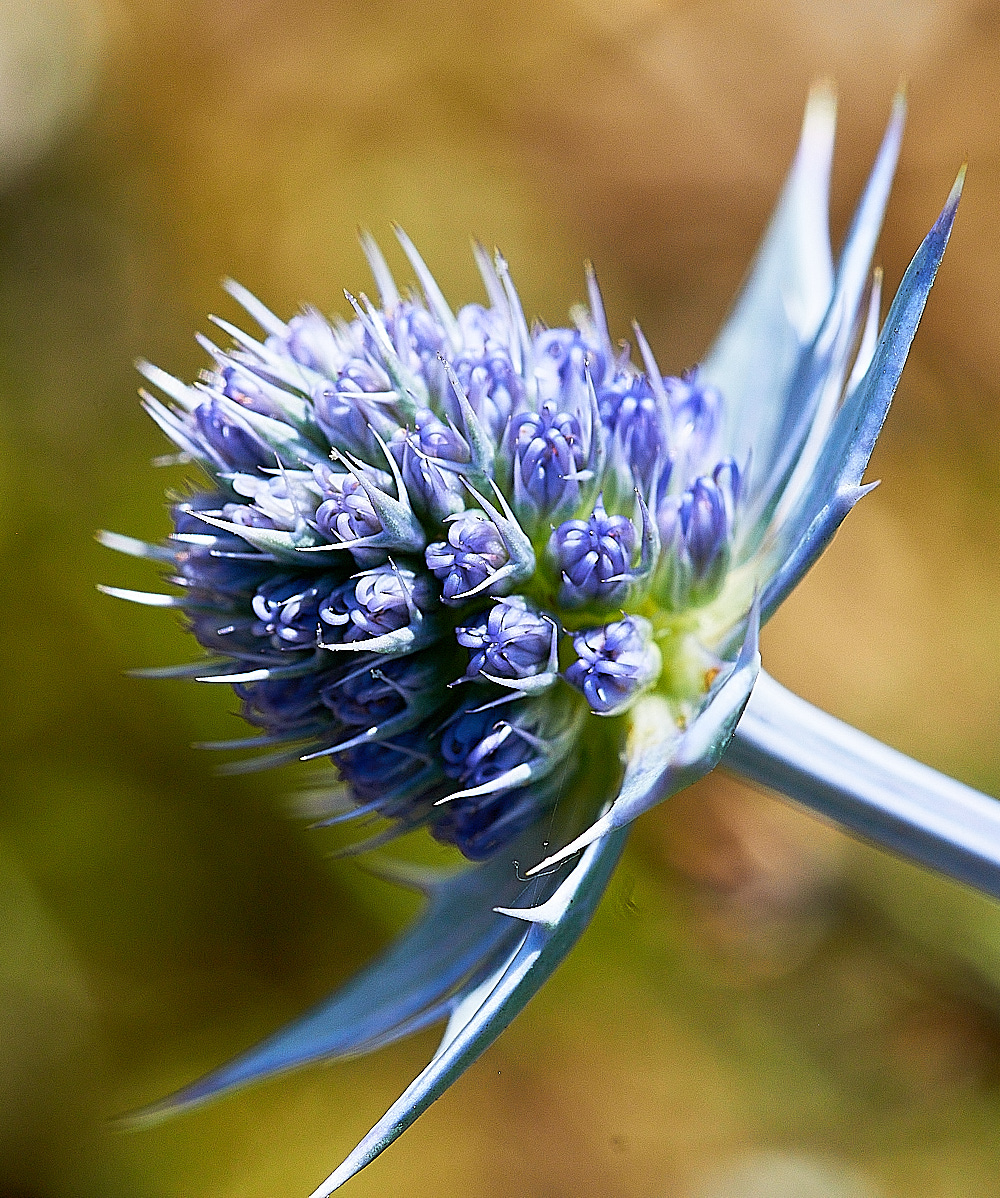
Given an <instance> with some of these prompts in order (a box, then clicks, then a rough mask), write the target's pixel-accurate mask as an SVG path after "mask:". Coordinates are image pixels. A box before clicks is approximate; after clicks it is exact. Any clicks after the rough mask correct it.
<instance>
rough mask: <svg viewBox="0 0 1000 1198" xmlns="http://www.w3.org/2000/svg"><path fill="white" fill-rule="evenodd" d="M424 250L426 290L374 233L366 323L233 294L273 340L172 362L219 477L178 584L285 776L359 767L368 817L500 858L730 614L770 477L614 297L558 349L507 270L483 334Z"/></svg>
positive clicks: (353, 777) (194, 430)
mask: <svg viewBox="0 0 1000 1198" xmlns="http://www.w3.org/2000/svg"><path fill="white" fill-rule="evenodd" d="M400 240H401V242H402V244H403V248H404V250H405V251H406V253H407V254H408V256H409V258H410V261H411V263H412V265H413V267H414V269H415V271H416V274H417V277H418V279H419V280H420V283H421V288H422V293H421V294H408V295H405V296H401V295H400V293H399V292H398V290H397V289H396V286H395V283H394V282H393V280H392V277H391V275H390V273H389V270H388V267H387V266H386V264H385V261H384V259H383V258H382V256H381V254H380V253H379V251H378V249H377V248H376V247H375V245H374V243H373V242H372V241H371V239H370V238H366V239H365V241H364V244H365V249H366V253H367V254H368V257H369V261H370V263H371V265H372V269H373V273H374V275H375V278H376V282H377V283H378V285H379V290H380V302H379V304H378V306H376V305H374V304H372V303H371V302H369V301H368V300H367V299H365V298H364V297H361V299H360V300H355V299H354V298H353V297H352V296H348V299H349V301H350V303H351V305H352V307H353V310H354V315H353V318H352V319H351V320H349V321H346V320H338V319H335V320H333V321H332V322H330V321H327V320H326V319H324V318H323V317H322V316H320V315H319V313H317V312H315V311H313V310H306V311H304V312H302V313H301V314H300V315H298V316H295V317H293V318H292V319H291V320H290V321H288V322H287V323H285V322H283V321H281V320H279V319H278V318H277V317H275V316H274V315H273V314H272V313H270V312H269V311H268V310H267V309H265V308H264V307H263V306H262V305H261V304H260V303H259V302H258V301H257V300H256V299H254V298H253V297H252V296H250V295H249V294H248V293H247V292H245V291H244V290H243V289H242V288H240V287H238V286H237V285H235V284H231V285H230V291H231V293H232V294H233V295H234V297H235V298H236V299H237V300H239V301H240V302H241V303H242V304H243V306H244V307H245V308H246V309H247V310H248V311H249V313H250V314H251V316H253V317H254V318H255V319H256V320H257V321H258V322H259V323H260V324H261V326H262V327H263V329H264V331H265V334H266V336H265V338H264V340H262V341H257V340H254V339H253V338H251V337H249V336H248V335H247V334H245V333H243V332H242V331H241V330H239V329H237V328H235V327H233V326H231V325H229V324H227V323H226V322H222V321H220V322H218V323H219V324H220V326H221V327H222V329H223V331H224V332H226V333H227V334H228V335H229V336H230V337H231V338H232V339H233V342H234V347H233V348H232V349H230V350H227V351H223V350H220V349H217V348H216V347H215V346H214V345H212V344H211V343H209V342H207V341H206V342H205V345H206V347H207V348H208V349H209V352H210V353H211V354H212V355H213V357H214V359H215V366H214V369H213V370H212V371H210V372H207V373H205V374H204V375H203V376H202V378H201V379H200V380H199V382H197V383H196V384H194V385H193V386H188V385H185V384H183V383H181V382H179V381H178V380H176V379H174V378H172V377H171V376H169V375H167V374H165V373H164V372H163V371H160V370H158V369H156V368H155V367H152V366H148V365H147V366H144V367H143V371H144V373H145V375H146V377H147V378H148V379H149V381H150V382H151V383H152V384H154V385H155V386H156V387H157V388H158V389H159V390H160V391H162V392H163V393H164V394H165V396H166V397H167V401H166V402H165V401H163V400H159V399H155V398H153V397H152V396H146V397H145V398H146V405H147V408H148V410H149V411H150V413H151V415H152V416H153V418H154V419H155V420H156V421H157V423H158V424H159V425H160V426H161V427H162V428H163V429H164V431H165V432H166V433H167V434H168V436H170V437H171V438H172V439H173V441H174V442H175V444H176V445H177V446H178V448H179V450H180V452H181V457H182V459H183V460H186V461H194V462H197V463H199V464H200V465H201V466H202V467H203V468H204V469H205V471H206V472H207V473H208V475H209V477H210V478H211V480H212V481H211V485H210V486H209V487H208V488H206V489H202V490H198V491H196V492H195V493H193V494H191V495H190V496H189V497H188V498H186V499H184V500H182V501H180V502H177V503H175V505H174V508H173V516H174V533H173V536H172V538H171V542H170V547H171V553H170V554H169V556H170V558H171V560H172V565H173V575H172V579H173V581H175V582H177V583H178V584H180V585H181V586H182V587H183V588H184V595H183V598H182V599H181V600H180V606H183V607H184V608H185V610H186V613H187V617H188V620H189V623H190V627H191V629H192V631H193V632H194V634H195V636H196V637H197V639H198V641H199V642H200V643H201V645H202V646H203V647H204V648H205V649H206V650H207V651H208V653H209V654H210V655H211V658H210V660H209V661H208V662H207V663H202V665H201V667H199V668H200V671H201V673H202V674H203V675H205V676H207V677H211V678H213V679H214V680H222V681H230V682H232V684H233V686H234V687H235V689H236V691H237V694H238V695H239V696H240V699H241V700H242V705H243V714H244V716H245V717H246V719H247V720H248V721H249V722H250V723H251V724H253V725H254V726H255V727H256V728H257V729H259V731H260V735H259V736H258V737H257V738H256V739H255V740H254V741H253V742H252V743H256V744H267V745H268V746H279V751H278V752H277V753H273V752H272V753H270V754H269V755H268V756H267V757H266V758H264V759H262V760H263V761H264V762H265V763H270V762H273V761H276V760H289V759H293V758H296V757H303V756H305V757H317V756H329V757H331V758H333V760H334V762H335V764H336V766H337V769H338V771H339V774H340V777H341V779H342V782H343V784H344V785H345V786H346V788H347V790H348V792H349V794H350V796H351V799H352V802H353V804H354V806H353V808H352V814H353V815H356V816H371V817H373V818H374V817H387V818H389V819H391V820H393V821H396V823H395V827H396V828H397V829H404V830H405V829H408V828H411V827H416V826H418V825H422V824H424V825H428V826H429V827H430V829H431V831H432V833H433V834H434V835H435V836H437V837H438V838H439V839H441V840H442V841H445V842H448V843H451V844H454V845H456V846H457V847H458V848H459V849H460V850H461V851H462V852H463V853H465V854H466V855H467V856H468V857H470V858H473V859H479V858H482V857H485V856H488V855H489V854H490V853H493V852H495V851H496V850H497V849H498V848H499V847H501V846H502V845H504V844H506V843H507V842H508V841H509V840H510V839H511V838H512V837H514V836H515V835H517V834H518V833H519V832H520V831H521V830H523V829H524V828H525V827H526V826H528V825H529V824H531V823H532V822H534V821H535V820H537V819H538V818H540V816H541V815H543V814H544V813H545V812H546V811H547V810H548V809H549V807H551V805H552V803H553V802H554V801H555V796H556V795H557V793H558V792H559V790H560V788H561V787H562V786H563V785H564V784H565V782H566V780H567V778H568V776H569V774H570V773H571V771H572V770H573V769H574V768H575V764H576V753H575V751H574V750H575V748H576V746H577V745H578V740H579V735H580V730H581V728H582V727H583V724H584V721H585V719H586V717H587V715H588V712H589V713H592V714H595V715H598V716H616V715H619V714H621V713H622V712H624V711H626V710H627V709H628V708H629V707H630V706H631V705H632V704H633V703H634V702H635V701H636V700H637V699H638V698H639V696H640V695H642V694H643V693H644V692H645V691H647V690H648V689H649V688H651V687H653V686H655V685H656V683H657V681H658V678H659V676H660V673H661V651H660V649H659V647H658V645H657V637H658V633H659V629H658V627H657V624H656V618H657V617H656V613H668V614H669V613H676V612H683V611H687V610H689V609H691V608H695V607H698V606H701V605H705V604H707V603H709V602H710V601H711V600H712V599H713V598H715V597H716V596H717V595H718V594H719V592H720V590H721V588H722V586H723V584H724V582H725V580H726V576H727V573H728V572H729V570H730V568H731V566H732V564H733V544H734V529H735V526H736V523H737V520H738V516H739V510H740V469H739V467H738V465H737V464H736V463H735V462H733V461H732V460H731V459H725V460H720V458H719V454H718V450H717V448H716V446H717V442H718V430H719V426H720V418H721V404H722V401H721V397H720V396H719V394H718V392H717V391H715V390H714V389H713V388H712V387H710V386H708V385H707V384H705V383H704V382H702V381H701V380H700V379H699V376H698V374H697V372H696V371H693V372H690V373H689V374H687V375H685V376H684V377H683V378H671V377H664V376H663V375H661V374H660V372H659V370H658V368H657V367H656V365H655V362H654V360H653V357H652V353H651V351H650V350H649V347H648V345H647V344H646V342H645V339H644V338H643V337H642V335H641V333H639V332H638V330H637V336H638V338H639V345H640V349H641V351H642V357H643V362H644V366H645V369H644V370H640V369H639V368H637V367H636V366H635V365H633V364H632V362H631V361H630V357H629V349H628V348H627V347H624V346H623V347H622V348H621V349H620V350H618V351H615V350H614V349H613V347H612V342H611V338H610V336H609V333H608V330H607V327H606V324H605V320H604V314H603V306H602V304H601V301H600V294H599V292H598V290H597V284H596V281H595V280H594V279H593V276H590V278H589V287H590V300H591V303H590V310H589V311H582V312H581V314H580V315H579V316H578V320H577V327H576V328H573V329H566V328H560V329H549V328H545V327H543V326H541V325H535V326H534V327H532V328H530V329H529V327H528V325H527V322H526V321H525V318H524V314H523V312H522V309H521V305H520V302H519V300H518V298H517V293H516V291H515V290H514V288H513V285H512V284H511V281H510V278H509V275H508V272H507V266H506V263H505V262H504V261H503V259H502V258H500V257H499V256H498V257H497V259H496V261H495V262H491V261H490V260H489V258H488V257H487V256H486V255H485V254H484V253H483V252H482V251H479V250H477V258H478V261H479V265H480V269H481V271H482V274H483V278H484V282H485V284H486V289H487V293H488V296H489V299H490V303H489V306H488V307H483V306H480V305H477V304H470V305H468V306H466V307H465V308H462V309H461V310H460V311H459V312H458V313H457V314H454V313H452V311H451V310H450V309H449V308H448V306H447V304H446V302H445V300H444V298H443V297H442V295H441V293H440V291H439V290H438V288H437V285H436V284H435V283H434V281H433V279H432V277H431V276H430V274H429V272H428V270H427V268H426V266H425V265H424V263H423V262H422V260H421V259H420V258H419V256H418V255H417V253H416V250H415V249H414V248H413V247H412V245H411V243H410V242H409V241H408V239H406V238H405V236H404V235H400ZM157 552H158V553H159V554H160V555H161V556H162V555H163V553H164V551H163V550H157ZM459 684H461V685H459ZM337 818H338V819H340V818H343V816H338V817H337ZM366 843H370V841H369V842H366Z"/></svg>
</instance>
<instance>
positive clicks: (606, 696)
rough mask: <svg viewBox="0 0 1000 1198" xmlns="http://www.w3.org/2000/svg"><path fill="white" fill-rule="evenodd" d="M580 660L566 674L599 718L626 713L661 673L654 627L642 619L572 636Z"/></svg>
mask: <svg viewBox="0 0 1000 1198" xmlns="http://www.w3.org/2000/svg"><path fill="white" fill-rule="evenodd" d="M573 648H574V649H575V650H576V654H577V659H576V661H574V662H573V664H572V665H571V666H569V668H568V669H567V670H566V672H565V675H564V677H565V679H566V681H567V682H568V683H569V684H570V686H575V687H576V689H577V690H578V691H581V692H582V693H583V697H584V698H585V699H586V700H587V702H588V703H589V704H590V709H591V711H593V712H594V713H595V714H596V715H618V714H619V713H620V712H622V711H625V710H627V709H628V708H629V707H631V705H632V704H633V703H634V702H635V700H636V699H637V698H638V697H639V696H640V695H641V694H642V692H643V691H645V690H646V689H648V688H649V687H650V686H652V685H653V683H655V682H656V679H657V678H658V677H659V674H660V667H661V664H662V658H661V656H660V650H659V649H658V648H657V645H656V642H655V641H654V640H653V627H652V625H651V624H650V623H649V621H648V620H644V619H643V618H642V616H625V618H624V619H621V620H615V621H614V622H613V623H610V624H604V625H602V626H601V627H600V628H589V629H587V630H586V631H584V632H578V633H577V634H576V636H574V637H573Z"/></svg>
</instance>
